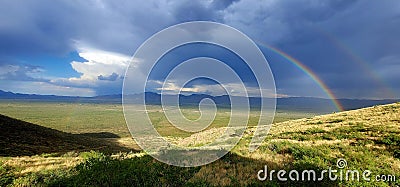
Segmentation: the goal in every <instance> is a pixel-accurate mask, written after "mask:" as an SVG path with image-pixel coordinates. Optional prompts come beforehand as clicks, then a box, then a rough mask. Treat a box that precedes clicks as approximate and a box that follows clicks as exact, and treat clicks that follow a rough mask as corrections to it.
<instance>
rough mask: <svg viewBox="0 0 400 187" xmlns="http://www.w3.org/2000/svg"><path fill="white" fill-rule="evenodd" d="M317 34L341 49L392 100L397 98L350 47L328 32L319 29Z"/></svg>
mask: <svg viewBox="0 0 400 187" xmlns="http://www.w3.org/2000/svg"><path fill="white" fill-rule="evenodd" d="M314 30H315V31H316V32H318V33H319V34H320V35H321V36H324V37H325V38H326V39H327V40H329V42H330V43H331V44H333V46H335V47H336V48H337V49H340V50H341V51H342V52H343V53H344V54H346V55H347V56H348V57H349V58H350V59H351V60H352V61H353V62H355V63H357V64H358V65H359V67H361V69H362V70H363V71H364V72H365V73H367V74H368V75H369V77H371V78H372V80H373V81H374V83H375V84H377V85H379V86H380V87H381V89H383V90H384V92H385V93H386V94H388V96H389V97H390V98H395V95H396V94H395V93H394V92H393V90H391V89H389V88H390V86H388V85H387V84H386V83H385V81H384V80H383V79H382V78H381V77H380V76H379V75H378V74H377V73H376V72H375V71H373V70H372V67H371V66H370V65H369V63H368V62H366V61H365V60H364V59H362V58H361V57H360V56H358V55H356V54H355V53H354V52H353V51H352V50H351V49H350V48H349V47H348V46H346V45H345V44H343V42H342V41H340V40H338V39H336V38H335V37H334V36H333V35H332V34H330V33H329V32H326V31H324V30H322V29H319V28H314Z"/></svg>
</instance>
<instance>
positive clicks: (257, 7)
mask: <svg viewBox="0 0 400 187" xmlns="http://www.w3.org/2000/svg"><path fill="white" fill-rule="evenodd" d="M398 7H400V1H396V0H388V1H349V0H332V1H315V0H303V1H274V0H271V1H260V0H234V1H230V0H214V1H189V0H187V1H186V0H185V1H169V0H161V1H158V0H157V1H156V0H154V1H153V0H150V1H102V0H88V1H79V0H73V1H70V0H60V1H52V0H39V1H20V0H16V1H12V0H5V1H1V2H0V12H1V14H0V41H1V42H0V59H6V61H7V62H6V61H0V65H2V64H10V63H8V62H11V64H13V63H12V62H13V61H15V62H16V63H20V62H18V60H16V59H18V56H20V55H23V56H29V55H40V54H50V55H57V54H66V53H68V52H71V51H74V50H76V48H77V47H76V45H85V46H90V47H93V48H97V49H101V50H105V51H113V52H117V53H122V54H125V55H128V56H130V55H132V54H133V52H134V51H135V50H136V49H137V47H138V46H139V45H140V44H141V43H142V42H143V41H145V40H146V39H147V38H148V37H150V36H151V35H152V34H154V33H156V32H158V31H159V30H161V29H164V28H165V27H168V26H171V25H174V24H176V23H181V22H184V21H194V20H209V21H217V22H222V23H226V24H228V25H230V26H233V27H235V28H237V29H239V30H241V31H243V32H244V33H245V34H247V35H249V36H250V37H251V38H252V39H254V40H255V41H256V43H257V42H258V41H261V42H262V43H267V44H269V45H272V46H275V47H277V48H279V49H281V50H282V51H284V52H285V53H288V54H289V55H291V56H292V57H294V58H296V59H298V60H299V61H301V62H302V63H303V64H305V65H306V66H307V67H309V68H310V69H311V70H312V71H314V72H315V74H316V75H317V76H319V77H320V78H321V79H322V80H323V82H325V83H326V84H327V85H328V87H329V88H331V89H332V90H333V91H334V93H335V94H336V95H338V96H340V97H365V98H367V97H390V96H388V95H385V94H383V95H382V93H378V91H377V92H373V91H368V90H371V89H372V90H383V87H385V86H383V85H385V84H386V87H387V85H389V86H391V87H392V88H391V89H393V90H395V91H394V94H395V96H397V97H399V96H400V93H399V92H398V90H399V89H400V85H399V84H397V80H398V79H399V78H400V77H399V76H400V75H399V74H398V73H397V72H399V71H400V67H399V66H398V64H400V62H399V60H397V59H399V58H397V57H399V53H400V52H399V50H398V49H400V42H398V41H399V40H400V35H399V34H398V33H400V9H399V8H398ZM262 50H263V52H264V53H265V54H266V55H267V58H268V60H269V61H270V64H271V67H272V71H273V72H274V75H275V78H276V82H277V85H278V86H279V87H278V90H280V91H282V92H285V93H286V94H289V95H299V94H298V93H299V92H298V93H296V90H299V89H300V88H301V89H304V90H307V89H309V90H313V89H314V87H315V84H314V85H312V82H311V83H309V82H307V81H305V82H304V83H303V82H299V81H298V80H305V79H307V75H306V74H304V72H302V71H300V70H299V69H298V68H296V67H295V66H294V65H293V64H290V63H288V62H286V61H285V59H283V58H282V57H280V56H279V55H277V54H275V53H274V52H273V51H270V50H268V49H266V48H263V49H262ZM388 59H389V60H388ZM388 61H390V63H388ZM385 62H386V63H385ZM20 71H23V68H22V70H20ZM16 74H18V73H16ZM20 74H21V76H22V75H23V72H20ZM8 77H11V75H9V76H8ZM22 77H23V76H22ZM114 77H115V76H112V75H109V74H105V75H102V74H100V75H98V79H99V80H112V79H114ZM28 78H29V76H27V78H26V80H27V81H28V80H29V79H28ZM116 79H117V78H116ZM377 79H380V80H377ZM308 80H309V79H308ZM311 81H312V80H311ZM103 82H107V81H103ZM116 82H119V81H116ZM310 85H311V86H313V89H311V88H310ZM71 86H73V85H71ZM296 86H298V87H299V88H297V89H296V88H294V87H296ZM111 87H112V89H115V91H116V92H119V90H120V83H118V85H116V86H115V85H113V86H111V85H109V84H107V85H106V86H104V87H100V86H96V87H95V89H98V92H99V93H100V92H101V93H105V92H104V91H105V90H109V89H108V88H111ZM317 89H318V88H317ZM300 94H301V95H307V94H306V93H305V92H304V93H300ZM379 94H381V95H379ZM308 95H310V94H308ZM322 96H324V95H322Z"/></svg>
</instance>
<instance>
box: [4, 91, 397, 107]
mask: <svg viewBox="0 0 400 187" xmlns="http://www.w3.org/2000/svg"><path fill="white" fill-rule="evenodd" d="M143 95H144V96H145V98H146V103H147V104H152V105H160V104H161V95H160V94H158V93H153V92H145V93H141V94H132V95H127V96H126V95H125V96H124V97H127V99H128V100H129V101H130V102H132V103H134V104H141V102H142V98H143ZM236 97H237V99H238V100H240V101H247V99H248V100H249V103H250V107H252V108H259V107H260V104H261V98H258V97H249V98H246V97H238V96H236ZM174 98H176V95H175V96H174V95H165V96H164V98H163V99H165V100H166V103H170V102H172V100H173V99H174ZM205 98H209V99H212V100H213V101H214V102H215V104H216V105H217V106H220V107H229V106H230V99H229V96H227V95H222V96H211V95H207V94H192V95H179V102H180V105H182V106H197V105H198V103H199V102H200V101H201V100H203V99H205ZM267 99H270V98H267ZM0 100H15V101H27V102H43V101H45V102H77V103H112V104H120V103H121V102H122V95H121V94H115V95H100V96H94V97H79V96H57V95H37V94H22V93H13V92H6V91H2V90H0ZM337 101H338V102H339V103H340V104H341V106H342V107H343V109H345V110H350V109H358V108H363V107H369V106H373V105H381V104H388V103H394V102H398V101H400V99H382V100H372V99H338V100H337ZM277 109H280V110H301V111H320V112H334V111H337V108H336V107H335V106H334V105H333V104H332V101H331V100H330V99H325V98H315V97H285V98H277Z"/></svg>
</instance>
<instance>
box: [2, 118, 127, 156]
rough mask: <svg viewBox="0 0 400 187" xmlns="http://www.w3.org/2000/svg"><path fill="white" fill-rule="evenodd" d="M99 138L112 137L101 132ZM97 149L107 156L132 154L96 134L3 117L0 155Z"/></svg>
mask: <svg viewBox="0 0 400 187" xmlns="http://www.w3.org/2000/svg"><path fill="white" fill-rule="evenodd" d="M96 135H103V136H102V138H104V135H107V138H109V137H116V136H117V135H110V133H98V134H96ZM90 150H98V151H101V152H104V153H106V154H111V153H116V152H120V151H131V150H130V149H128V148H126V147H122V146H120V145H118V144H116V143H114V142H112V141H108V140H106V139H99V138H95V137H93V134H87V135H85V134H83V135H82V134H71V133H66V132H62V131H58V130H54V129H51V128H46V127H42V126H40V125H35V124H32V123H28V122H25V121H21V120H17V119H13V118H10V117H7V116H4V115H1V114H0V156H31V155H39V154H43V153H59V154H64V153H67V152H70V151H76V152H82V151H90Z"/></svg>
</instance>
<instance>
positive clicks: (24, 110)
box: [0, 100, 319, 137]
mask: <svg viewBox="0 0 400 187" xmlns="http://www.w3.org/2000/svg"><path fill="white" fill-rule="evenodd" d="M149 110H150V112H149V116H150V117H151V119H152V122H153V123H154V125H155V127H156V128H157V129H158V130H159V131H160V133H161V134H163V135H169V136H179V137H187V136H189V135H191V134H192V133H186V132H183V131H179V130H176V128H175V127H173V126H171V124H170V123H169V122H168V121H167V120H166V118H165V116H164V115H163V113H162V111H161V107H159V106H150V107H149ZM0 113H1V114H3V115H6V116H9V117H12V118H15V119H19V120H23V121H26V122H30V123H34V124H38V125H41V126H44V127H48V128H52V129H56V130H60V131H63V132H68V133H73V134H81V133H99V132H108V133H113V134H115V135H118V136H120V137H130V133H129V130H128V128H127V125H126V122H125V119H124V114H123V109H122V106H121V105H120V104H96V103H56V102H23V101H11V100H0ZM183 114H184V115H185V117H187V118H188V119H197V118H198V117H199V116H200V113H199V112H198V109H196V108H188V107H186V108H184V109H183ZM318 114H319V113H318V112H301V111H281V110H278V111H277V112H276V115H275V118H274V122H275V123H277V122H282V121H287V120H292V119H299V118H305V117H312V116H315V115H318ZM229 116H230V115H229V113H228V110H226V109H222V110H219V112H218V113H217V116H216V119H215V120H214V122H213V124H212V125H211V126H210V128H213V127H224V126H226V125H227V124H228V121H229ZM257 116H258V112H255V111H252V112H251V114H250V122H249V126H254V125H257V121H258V117H257Z"/></svg>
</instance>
